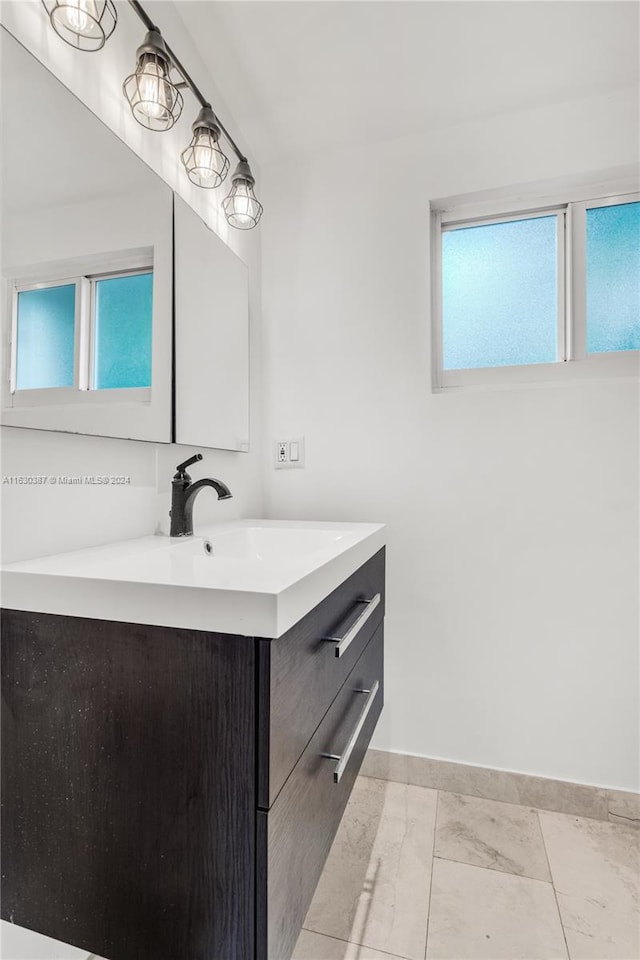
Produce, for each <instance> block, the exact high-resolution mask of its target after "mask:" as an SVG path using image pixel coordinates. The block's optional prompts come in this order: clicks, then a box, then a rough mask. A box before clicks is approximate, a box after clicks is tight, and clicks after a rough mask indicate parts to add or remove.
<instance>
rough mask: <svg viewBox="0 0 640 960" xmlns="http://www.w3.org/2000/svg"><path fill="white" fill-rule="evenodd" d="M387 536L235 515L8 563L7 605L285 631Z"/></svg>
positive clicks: (248, 631) (380, 530) (215, 628)
mask: <svg viewBox="0 0 640 960" xmlns="http://www.w3.org/2000/svg"><path fill="white" fill-rule="evenodd" d="M206 541H208V542H209V544H210V546H211V553H209V552H207V549H206V547H205V543H206ZM384 543H385V527H384V524H377V523H329V522H325V521H297V520H235V521H232V522H229V523H225V524H211V525H209V526H204V527H202V528H200V529H199V530H198V531H197V534H196V535H195V536H193V537H188V538H174V539H172V538H170V537H166V536H157V537H153V536H151V537H141V538H139V539H137V540H122V541H118V542H117V543H111V544H106V545H104V546H101V547H91V548H89V549H84V550H74V551H72V552H70V553H61V554H56V555H53V556H47V557H39V558H37V559H34V560H25V561H21V562H19V563H12V564H7V565H5V566H3V567H2V571H1V576H2V606H3V607H6V608H9V609H15V610H29V611H33V612H39V613H57V614H67V615H68V616H75V617H90V618H92V619H96V620H118V621H122V622H128V623H148V624H155V625H159V626H168V627H182V628H185V629H193V630H208V631H211V632H218V633H235V634H240V635H243V636H260V637H280V636H282V634H283V633H285V632H286V631H287V630H288V629H289V628H290V627H292V626H293V625H294V624H295V623H297V621H298V620H299V619H300V618H301V617H303V616H304V615H305V614H306V613H308V612H309V610H312V609H313V607H315V606H316V605H317V604H318V603H320V601H321V600H323V599H324V598H325V597H326V596H327V594H329V593H331V591H332V590H334V589H335V588H336V587H337V586H339V584H340V583H342V582H343V580H345V579H346V578H347V577H349V576H350V575H351V574H352V573H354V572H355V571H356V570H357V569H358V567H360V566H361V565H362V564H363V563H365V561H367V560H368V559H369V558H370V557H372V556H373V555H374V554H375V553H377V552H378V550H380V548H381V547H382V546H384Z"/></svg>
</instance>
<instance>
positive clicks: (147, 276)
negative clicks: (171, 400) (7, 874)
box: [93, 273, 153, 390]
mask: <svg viewBox="0 0 640 960" xmlns="http://www.w3.org/2000/svg"><path fill="white" fill-rule="evenodd" d="M152 315H153V273H138V274H133V275H131V276H120V277H108V278H104V279H98V280H96V281H95V318H94V324H95V337H94V342H95V347H94V357H93V371H94V375H93V386H94V387H95V389H96V390H111V389H117V388H124V387H150V386H151V328H152Z"/></svg>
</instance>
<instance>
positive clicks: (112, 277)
mask: <svg viewBox="0 0 640 960" xmlns="http://www.w3.org/2000/svg"><path fill="white" fill-rule="evenodd" d="M13 316H14V329H13V335H12V345H13V350H12V359H11V371H10V381H11V389H10V393H11V405H14V406H15V405H18V406H21V405H27V406H29V405H34V404H35V405H37V404H39V403H49V402H65V403H74V402H86V401H88V400H90V399H91V400H92V399H94V396H90V395H91V394H95V393H98V392H100V395H101V397H102V399H103V400H105V399H109V400H116V401H118V400H123V399H126V400H127V401H130V400H135V399H139V400H146V399H148V395H149V388H150V387H151V357H152V349H151V348H152V324H153V270H152V268H151V267H150V266H136V267H135V268H134V269H129V270H120V271H118V272H113V273H95V274H90V275H86V276H80V277H71V278H65V279H60V280H47V281H43V282H41V283H39V282H30V283H20V282H16V283H14V285H13ZM123 391H126V395H125V394H124V393H123ZM131 391H133V393H132V392H131ZM107 392H108V393H107Z"/></svg>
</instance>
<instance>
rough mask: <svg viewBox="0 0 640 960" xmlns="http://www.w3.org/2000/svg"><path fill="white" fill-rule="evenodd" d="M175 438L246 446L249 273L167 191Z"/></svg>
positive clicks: (212, 444)
mask: <svg viewBox="0 0 640 960" xmlns="http://www.w3.org/2000/svg"><path fill="white" fill-rule="evenodd" d="M174 216H175V234H174V236H175V311H176V316H175V324H176V339H175V352H176V360H175V378H176V388H175V402H176V422H175V430H176V433H175V440H176V443H184V444H188V445H190V446H204V447H215V448H217V449H221V450H240V451H246V450H248V449H249V365H248V362H247V358H248V356H249V279H248V274H247V268H246V266H245V264H244V263H243V262H242V260H240V259H239V257H237V256H236V255H235V253H233V251H232V250H230V249H229V247H228V246H227V245H226V244H225V243H223V242H222V240H221V239H220V238H219V237H218V236H216V234H215V233H213V231H211V230H209V228H208V227H207V225H206V224H205V223H203V221H202V220H201V219H200V218H199V217H198V216H197V215H196V214H195V213H194V211H193V210H192V209H191V207H189V206H188V205H187V204H186V203H185V202H184V200H181V199H180V197H178V196H176V197H175V207H174Z"/></svg>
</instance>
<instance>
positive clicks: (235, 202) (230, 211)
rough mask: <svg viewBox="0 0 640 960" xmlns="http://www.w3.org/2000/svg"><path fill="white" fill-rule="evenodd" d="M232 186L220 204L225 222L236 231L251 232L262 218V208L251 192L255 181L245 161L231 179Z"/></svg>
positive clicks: (241, 162) (242, 161)
mask: <svg viewBox="0 0 640 960" xmlns="http://www.w3.org/2000/svg"><path fill="white" fill-rule="evenodd" d="M231 182H232V184H233V186H232V187H231V190H230V192H229V195H228V196H227V197H226V199H225V200H224V201H223V203H222V209H223V210H224V214H225V216H226V218H227V222H228V223H229V224H230V225H231V226H232V227H236V228H237V229H238V230H251V229H253V227H255V226H257V224H258V221H259V219H260V217H261V216H262V212H263V209H264V208H263V206H262V204H261V203H260V202H259V201H258V200H257V199H256V195H255V193H254V192H253V185H254V184H255V182H256V181H255V179H254V177H253V174H252V173H251V167H250V166H249V164H248V163H247V161H246V160H241V161H240V163H239V164H238V166H237V167H236V169H235V170H234V172H233V176H232V177H231Z"/></svg>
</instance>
